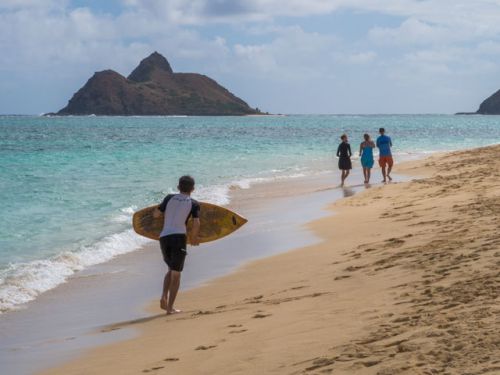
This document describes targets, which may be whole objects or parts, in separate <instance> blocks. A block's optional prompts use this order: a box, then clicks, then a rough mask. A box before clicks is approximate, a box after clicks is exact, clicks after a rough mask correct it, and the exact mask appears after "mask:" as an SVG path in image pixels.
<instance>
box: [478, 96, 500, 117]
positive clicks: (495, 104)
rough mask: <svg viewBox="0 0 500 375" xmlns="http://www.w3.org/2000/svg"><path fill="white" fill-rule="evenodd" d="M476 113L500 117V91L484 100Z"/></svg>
mask: <svg viewBox="0 0 500 375" xmlns="http://www.w3.org/2000/svg"><path fill="white" fill-rule="evenodd" d="M476 113H477V114H480V115H500V90H498V91H497V92H495V93H494V94H493V95H491V96H490V97H489V98H487V99H486V100H484V101H483V102H482V103H481V105H480V106H479V109H478V110H477V112H476Z"/></svg>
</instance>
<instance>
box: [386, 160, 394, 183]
mask: <svg viewBox="0 0 500 375" xmlns="http://www.w3.org/2000/svg"><path fill="white" fill-rule="evenodd" d="M392 164H393V163H392V160H389V163H388V167H387V178H388V179H389V181H392V177H391V176H390V175H391V171H392Z"/></svg>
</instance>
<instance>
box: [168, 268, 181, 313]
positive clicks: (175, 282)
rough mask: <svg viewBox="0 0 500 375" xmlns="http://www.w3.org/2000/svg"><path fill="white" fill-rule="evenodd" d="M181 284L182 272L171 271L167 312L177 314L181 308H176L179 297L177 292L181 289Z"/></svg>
mask: <svg viewBox="0 0 500 375" xmlns="http://www.w3.org/2000/svg"><path fill="white" fill-rule="evenodd" d="M180 284H181V273H180V272H179V271H174V270H171V271H170V285H169V289H168V304H167V314H175V313H176V312H179V310H175V309H174V302H175V298H176V297H177V292H178V291H179V285H180Z"/></svg>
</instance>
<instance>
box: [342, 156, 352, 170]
mask: <svg viewBox="0 0 500 375" xmlns="http://www.w3.org/2000/svg"><path fill="white" fill-rule="evenodd" d="M339 169H342V170H346V169H352V163H351V158H349V157H344V156H341V157H340V158H339Z"/></svg>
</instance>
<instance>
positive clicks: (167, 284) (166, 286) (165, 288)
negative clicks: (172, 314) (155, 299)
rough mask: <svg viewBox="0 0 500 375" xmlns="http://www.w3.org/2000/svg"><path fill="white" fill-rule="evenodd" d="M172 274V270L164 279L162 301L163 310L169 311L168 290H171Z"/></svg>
mask: <svg viewBox="0 0 500 375" xmlns="http://www.w3.org/2000/svg"><path fill="white" fill-rule="evenodd" d="M171 274H172V272H171V271H170V269H169V270H168V272H167V273H166V274H165V278H164V279H163V293H162V295H161V299H160V307H161V308H162V309H163V310H167V302H168V290H169V289H170V276H171Z"/></svg>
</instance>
